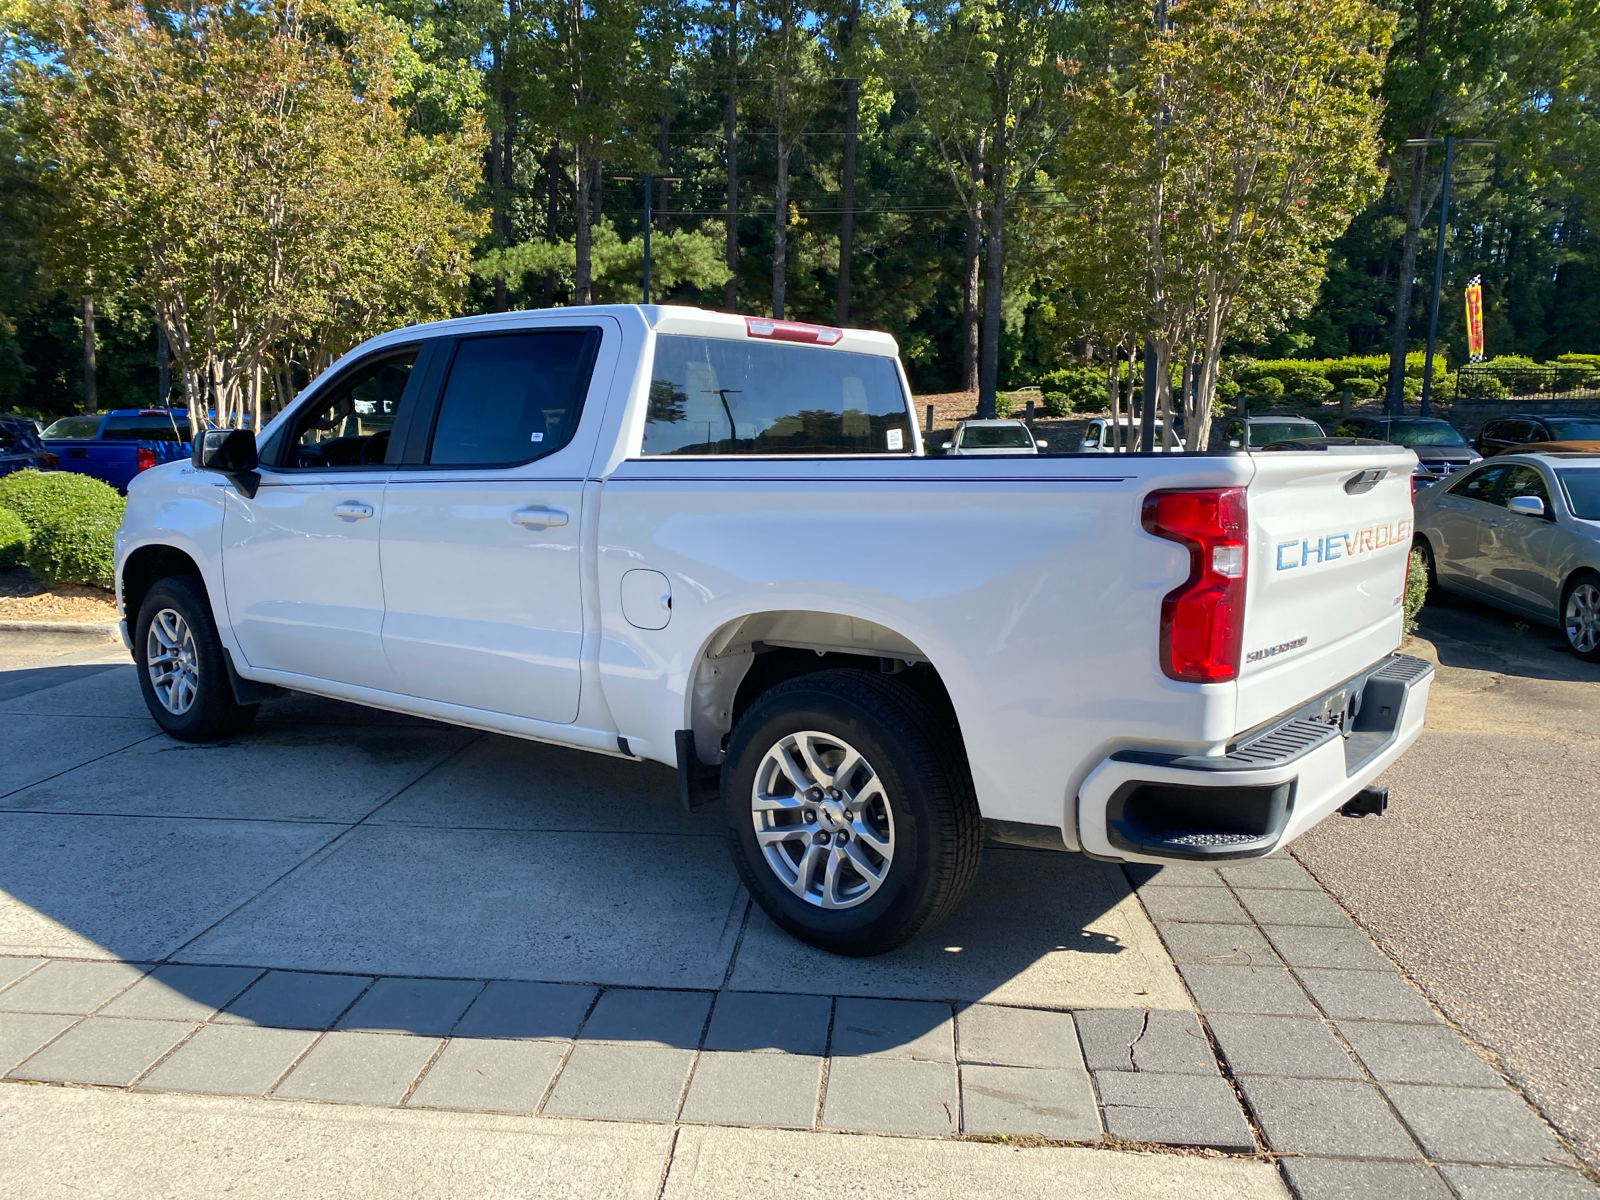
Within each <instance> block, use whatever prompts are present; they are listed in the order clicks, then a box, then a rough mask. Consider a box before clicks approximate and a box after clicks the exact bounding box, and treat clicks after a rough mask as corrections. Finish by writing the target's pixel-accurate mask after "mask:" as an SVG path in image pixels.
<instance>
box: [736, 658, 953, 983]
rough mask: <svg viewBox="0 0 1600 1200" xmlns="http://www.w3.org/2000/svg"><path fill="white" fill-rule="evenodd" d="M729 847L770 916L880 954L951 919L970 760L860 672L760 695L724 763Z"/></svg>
mask: <svg viewBox="0 0 1600 1200" xmlns="http://www.w3.org/2000/svg"><path fill="white" fill-rule="evenodd" d="M722 781H723V804H724V809H725V814H726V821H727V837H728V847H729V851H730V853H731V854H732V856H733V861H734V865H735V866H736V867H737V868H738V870H739V874H740V877H741V878H742V879H743V880H744V884H745V887H746V888H748V889H749V891H750V894H751V896H753V897H754V898H755V901H756V903H758V904H760V905H761V907H762V908H763V909H764V910H765V911H766V913H767V915H768V916H770V917H771V918H772V919H773V921H774V922H776V923H777V924H778V925H779V926H781V927H782V928H783V929H785V930H787V931H788V932H789V933H790V934H792V935H793V936H795V937H797V938H799V939H800V940H801V941H805V942H809V943H810V944H811V945H813V946H818V947H820V948H822V949H824V950H830V951H833V952H834V953H838V954H852V955H867V954H881V953H883V952H884V951H886V950H890V949H893V948H894V947H895V946H898V945H900V944H901V943H902V942H905V941H907V940H908V939H910V938H912V937H914V936H916V934H918V933H919V932H921V931H922V930H923V929H926V928H929V927H930V926H932V925H933V924H935V923H937V922H938V921H940V920H942V919H943V918H944V917H945V916H947V915H948V914H949V913H950V912H951V911H952V910H953V909H954V908H955V907H956V906H957V905H959V904H960V902H961V900H962V899H963V898H964V897H965V895H966V893H967V890H968V889H969V888H970V887H971V885H972V880H973V878H974V876H975V875H976V873H977V866H978V857H979V852H980V849H981V846H982V825H981V821H980V820H979V816H978V805H977V800H976V798H975V796H974V795H973V791H972V783H971V779H970V778H969V776H968V772H967V768H966V763H965V760H964V758H963V757H962V756H961V754H960V751H959V749H957V748H956V747H955V746H953V745H952V739H951V738H950V736H949V734H948V731H944V732H941V722H940V720H939V718H938V716H937V714H936V713H935V711H934V710H933V708H932V707H931V706H929V704H928V703H927V702H926V701H925V700H923V699H922V698H921V697H920V696H918V695H917V694H916V693H915V692H913V691H912V690H911V689H909V688H907V687H905V686H904V685H902V684H899V683H896V682H895V681H893V680H892V679H889V678H886V677H883V676H880V675H874V674H871V673H870V672H866V671H855V670H834V671H820V672H817V673H815V674H812V675H805V676H802V677H800V678H798V679H792V680H789V681H788V682H786V683H783V684H780V685H778V686H777V687H775V688H773V689H772V690H771V691H769V692H766V693H765V694H764V695H762V696H760V697H759V698H758V699H757V700H756V701H755V703H754V704H752V705H751V706H750V709H749V710H748V711H747V712H746V713H745V714H744V716H743V717H742V718H741V719H740V721H739V724H738V726H737V727H736V728H735V730H734V733H733V738H732V741H731V743H730V745H729V747H728V760H727V763H726V765H725V766H724V767H723V776H722Z"/></svg>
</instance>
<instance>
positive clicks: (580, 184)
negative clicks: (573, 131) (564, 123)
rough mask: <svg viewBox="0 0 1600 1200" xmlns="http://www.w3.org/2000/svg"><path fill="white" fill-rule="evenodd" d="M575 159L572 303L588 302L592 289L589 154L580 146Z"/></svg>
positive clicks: (589, 301) (573, 180) (573, 181)
mask: <svg viewBox="0 0 1600 1200" xmlns="http://www.w3.org/2000/svg"><path fill="white" fill-rule="evenodd" d="M574 157H575V158H576V160H577V163H576V167H575V169H574V171H573V178H572V185H573V191H574V192H575V199H576V200H577V209H578V214H577V219H578V228H577V230H576V235H575V237H574V243H575V244H574V259H575V262H574V264H573V270H572V302H573V303H574V304H589V303H591V297H592V296H593V289H592V287H591V285H590V280H589V178H590V175H591V174H592V172H591V171H590V170H589V155H588V153H587V152H586V151H585V150H584V149H583V148H582V147H580V148H579V150H578V153H577V154H576V155H575V156H574Z"/></svg>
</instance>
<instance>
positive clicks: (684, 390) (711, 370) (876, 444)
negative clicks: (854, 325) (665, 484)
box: [644, 334, 914, 455]
mask: <svg viewBox="0 0 1600 1200" xmlns="http://www.w3.org/2000/svg"><path fill="white" fill-rule="evenodd" d="M913 445H914V443H913V440H912V436H911V422H910V418H909V416H908V414H907V409H906V398H905V393H904V392H903V391H902V389H901V387H900V375H899V372H897V371H896V370H895V364H894V359H892V358H884V357H880V356H878V355H873V354H851V353H847V352H845V351H840V350H829V349H824V348H821V347H817V346H795V345H788V346H786V345H779V344H774V343H772V342H746V341H738V340H734V339H725V338H698V337H679V336H676V335H667V334H662V335H661V336H659V337H657V338H656V353H655V363H654V366H653V368H652V370H651V379H650V403H649V410H648V413H647V415H646V418H645V429H644V453H645V454H650V455H655V454H719V455H720V454H909V453H911V451H912V448H913Z"/></svg>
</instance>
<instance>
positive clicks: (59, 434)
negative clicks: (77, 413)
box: [44, 417, 100, 441]
mask: <svg viewBox="0 0 1600 1200" xmlns="http://www.w3.org/2000/svg"><path fill="white" fill-rule="evenodd" d="M99 428H100V418H99V417H62V418H61V419H60V420H59V421H56V422H53V423H52V424H51V425H50V426H49V427H48V428H47V429H46V430H45V431H44V436H45V437H47V438H51V439H61V440H63V441H65V440H67V439H69V438H70V439H73V440H82V439H85V438H92V437H94V435H95V432H96V431H97V430H98V429H99Z"/></svg>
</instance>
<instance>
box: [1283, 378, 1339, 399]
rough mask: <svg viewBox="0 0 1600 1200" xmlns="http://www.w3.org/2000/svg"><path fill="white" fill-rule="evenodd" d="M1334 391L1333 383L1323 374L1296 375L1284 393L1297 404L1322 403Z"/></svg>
mask: <svg viewBox="0 0 1600 1200" xmlns="http://www.w3.org/2000/svg"><path fill="white" fill-rule="evenodd" d="M1332 392H1333V384H1331V383H1329V382H1328V381H1327V379H1326V378H1324V377H1323V376H1321V375H1296V376H1295V377H1293V378H1292V379H1290V380H1289V382H1288V384H1287V385H1286V386H1285V387H1284V394H1285V395H1286V396H1287V397H1288V398H1289V400H1291V401H1292V402H1293V403H1295V404H1321V403H1322V401H1323V399H1324V398H1325V397H1327V396H1328V395H1330V394H1331V393H1332Z"/></svg>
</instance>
